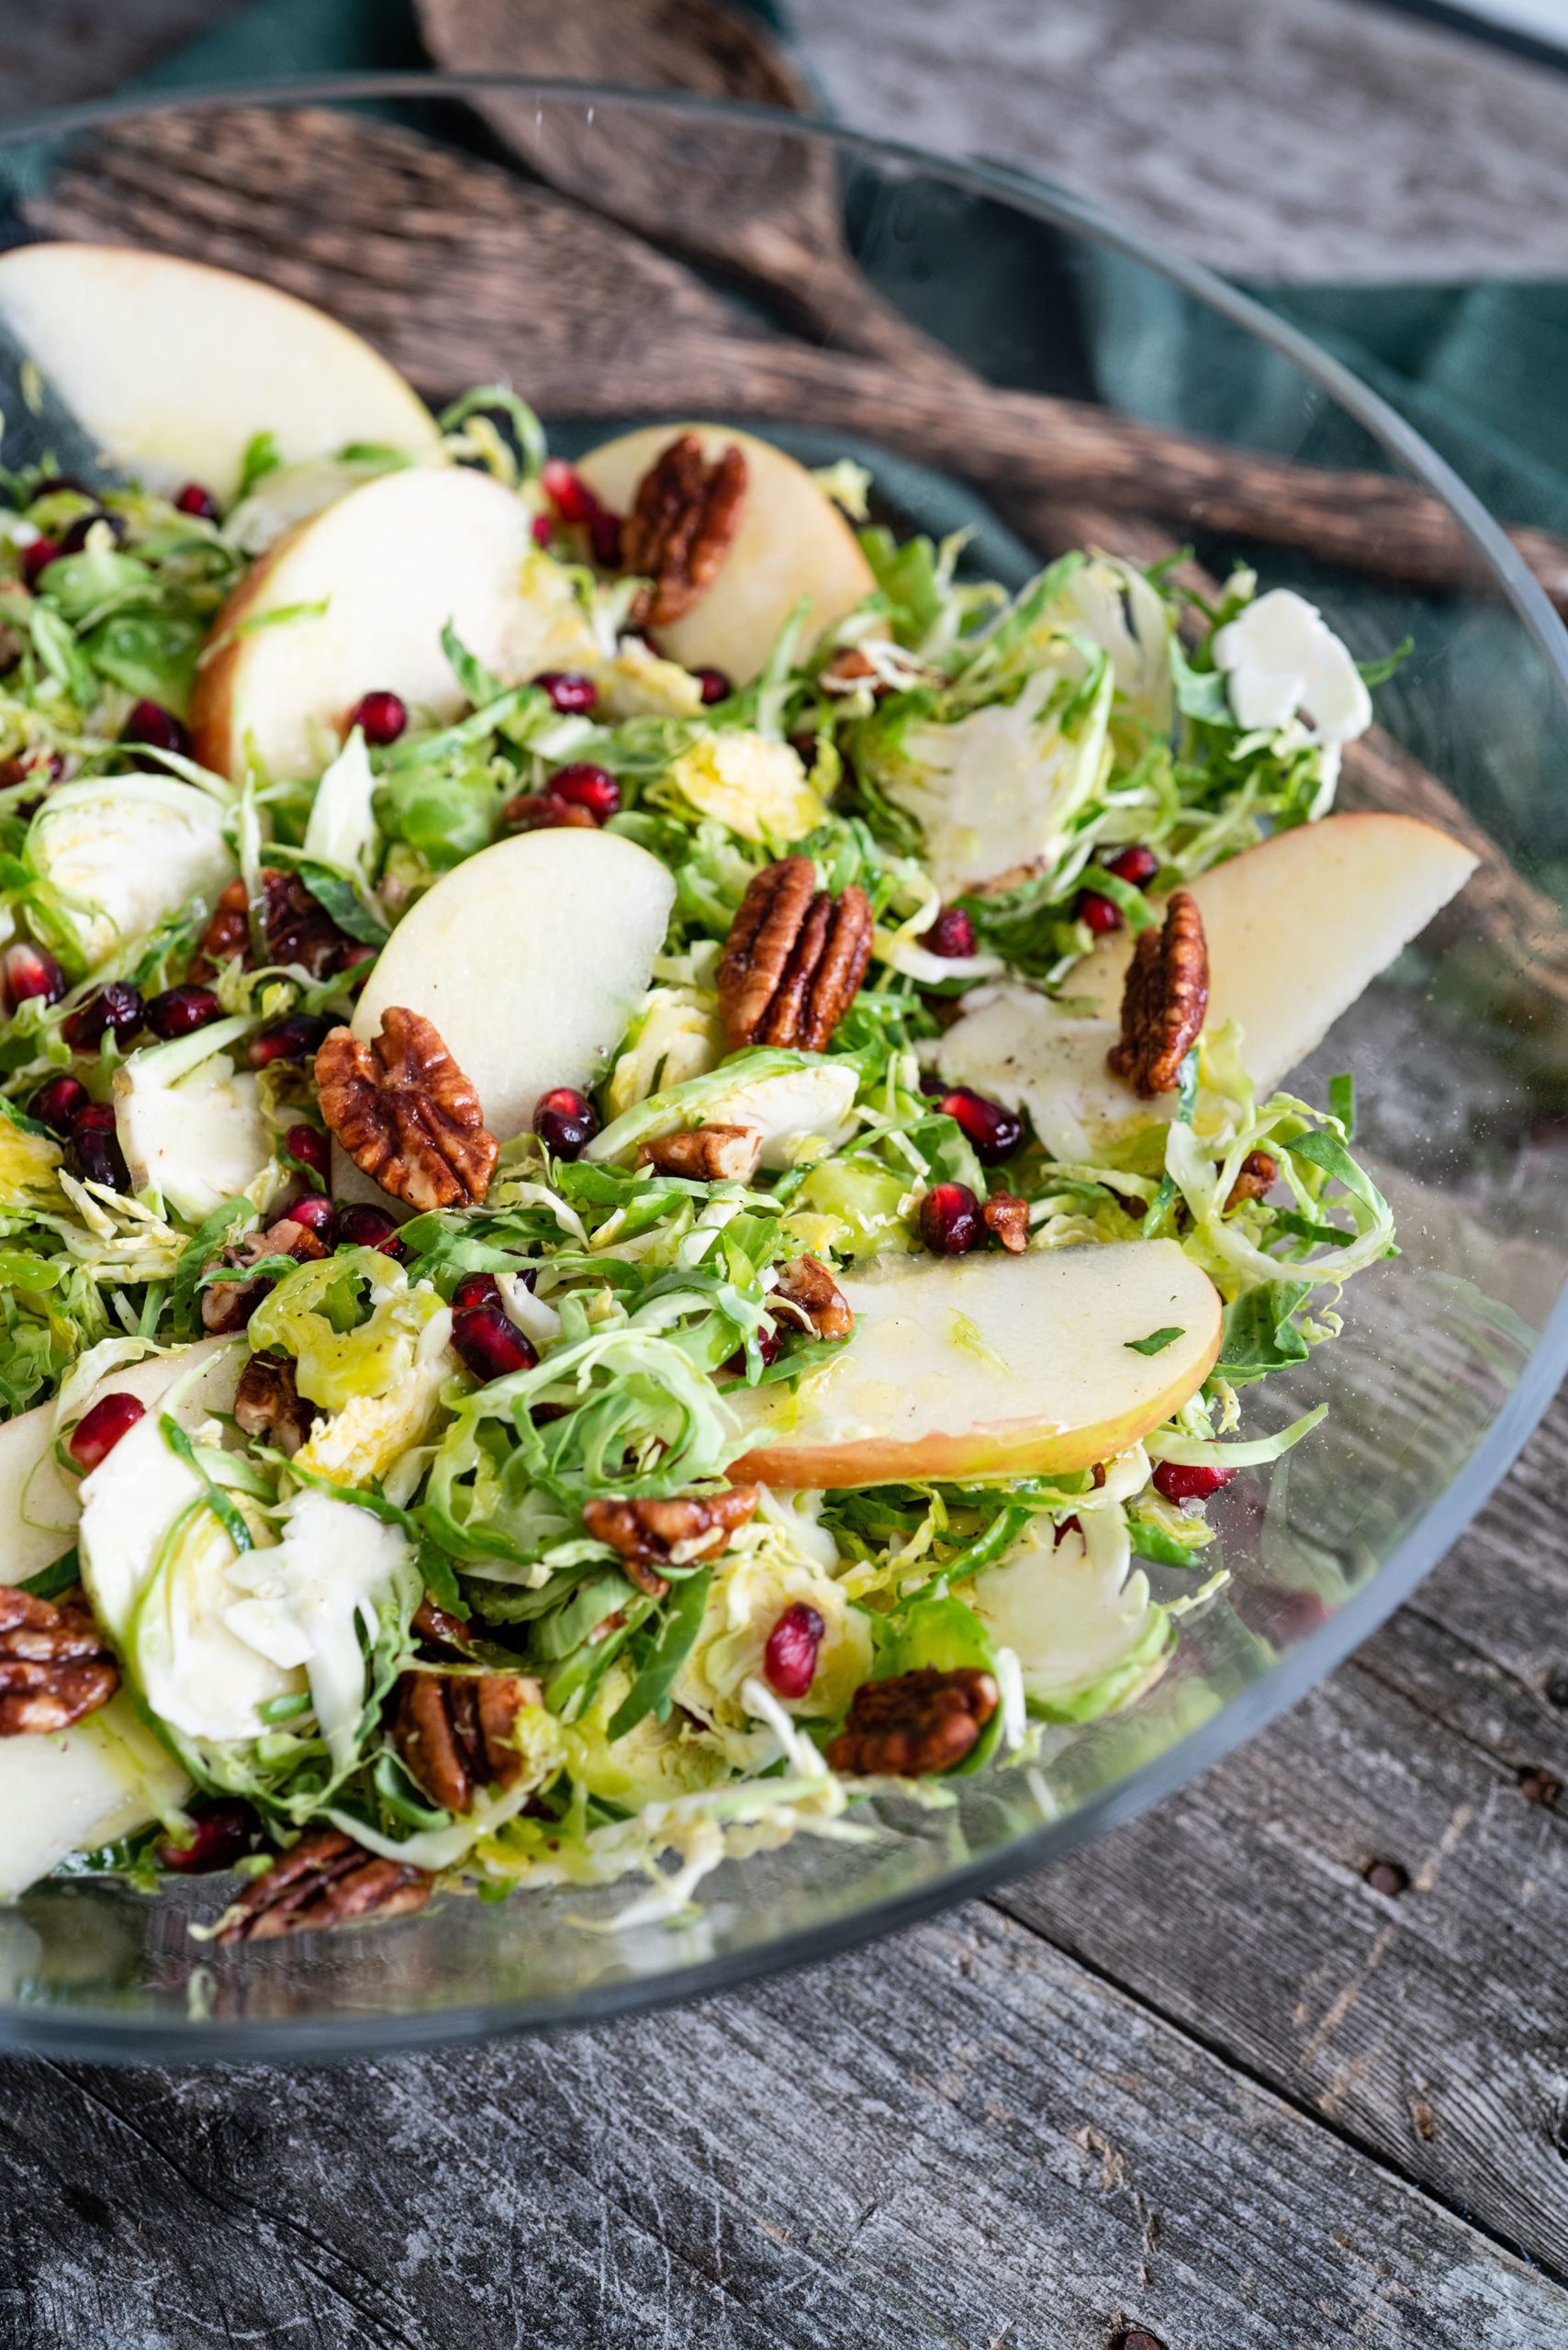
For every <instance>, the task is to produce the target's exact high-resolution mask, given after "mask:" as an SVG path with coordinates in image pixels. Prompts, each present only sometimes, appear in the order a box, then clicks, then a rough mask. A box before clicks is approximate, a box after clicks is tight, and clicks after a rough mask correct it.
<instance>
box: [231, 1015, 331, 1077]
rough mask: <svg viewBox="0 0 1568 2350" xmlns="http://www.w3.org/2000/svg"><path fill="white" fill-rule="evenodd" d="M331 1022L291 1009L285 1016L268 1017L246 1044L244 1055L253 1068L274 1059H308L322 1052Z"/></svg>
mask: <svg viewBox="0 0 1568 2350" xmlns="http://www.w3.org/2000/svg"><path fill="white" fill-rule="evenodd" d="M330 1026H331V1022H330V1020H319V1019H317V1017H316V1016H315V1014H314V1013H308V1012H291V1013H289V1014H288V1016H287V1018H286V1019H284V1020H269V1021H268V1023H267V1024H266V1026H265V1027H264V1028H258V1029H257V1031H256V1033H255V1035H253V1036H252V1039H251V1041H250V1043H249V1044H248V1045H247V1046H246V1047H245V1058H246V1059H247V1060H248V1061H249V1062H250V1064H251V1067H252V1069H265V1068H267V1067H268V1066H269V1064H270V1063H271V1062H273V1061H305V1060H308V1059H310V1057H311V1056H312V1055H313V1054H315V1053H318V1052H319V1050H320V1048H321V1045H322V1042H323V1040H324V1039H325V1037H326V1035H327V1032H328V1030H329V1029H330Z"/></svg>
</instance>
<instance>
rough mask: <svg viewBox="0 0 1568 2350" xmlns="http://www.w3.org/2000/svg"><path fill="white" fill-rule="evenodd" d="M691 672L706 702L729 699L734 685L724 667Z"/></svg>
mask: <svg viewBox="0 0 1568 2350" xmlns="http://www.w3.org/2000/svg"><path fill="white" fill-rule="evenodd" d="M691 674H692V676H693V677H695V678H696V680H697V683H698V686H699V687H700V689H701V694H702V699H703V701H704V702H705V703H706V702H714V701H728V699H729V698H730V696H731V695H732V694H733V693H734V686H732V685H731V683H730V681H729V679H728V677H725V675H724V673H723V671H722V669H694V670H693V671H692V673H691ZM813 748H814V745H813ZM809 764H810V762H809V761H808V765H809Z"/></svg>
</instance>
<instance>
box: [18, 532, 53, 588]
mask: <svg viewBox="0 0 1568 2350" xmlns="http://www.w3.org/2000/svg"><path fill="white" fill-rule="evenodd" d="M59 561H60V548H59V546H58V545H57V544H56V543H55V541H54V540H53V539H35V540H34V541H33V543H32V544H31V545H30V546H25V547H24V548H23V549H22V577H23V578H24V579H25V580H26V581H27V583H28V587H29V588H31V587H32V586H34V585H35V583H36V582H37V579H38V576H39V572H40V571H47V570H48V569H49V566H50V564H51V563H58V562H59Z"/></svg>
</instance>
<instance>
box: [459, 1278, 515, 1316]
mask: <svg viewBox="0 0 1568 2350" xmlns="http://www.w3.org/2000/svg"><path fill="white" fill-rule="evenodd" d="M500 1304H501V1291H500V1283H499V1282H498V1281H497V1279H496V1277H495V1275H494V1273H465V1274H464V1276H463V1279H462V1280H461V1281H459V1282H458V1284H457V1287H456V1288H455V1289H454V1291H453V1292H452V1308H453V1312H454V1314H466V1313H467V1312H468V1310H469V1309H470V1307H472V1306H476V1305H500ZM501 1310H502V1312H503V1313H504V1312H505V1311H506V1309H505V1307H504V1306H502V1308H501Z"/></svg>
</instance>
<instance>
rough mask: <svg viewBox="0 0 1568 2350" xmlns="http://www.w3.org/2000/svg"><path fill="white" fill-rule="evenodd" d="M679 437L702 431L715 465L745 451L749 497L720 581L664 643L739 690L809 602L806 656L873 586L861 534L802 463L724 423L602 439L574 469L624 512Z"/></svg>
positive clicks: (657, 427)
mask: <svg viewBox="0 0 1568 2350" xmlns="http://www.w3.org/2000/svg"><path fill="white" fill-rule="evenodd" d="M682 432H695V433H696V434H697V435H698V437H699V439H700V442H701V443H702V447H703V453H704V454H705V455H706V456H708V457H709V458H710V459H711V458H712V457H715V456H717V455H719V454H720V453H721V452H722V451H723V450H724V449H726V448H732V447H733V448H736V449H739V450H740V451H741V453H742V454H743V455H744V456H745V462H746V487H745V501H744V503H743V505H742V508H741V520H740V528H739V529H738V530H737V532H735V536H734V541H733V542H732V543H731V546H730V549H729V552H728V554H726V555H725V557H724V561H723V565H722V568H721V570H720V572H719V575H718V576H717V578H716V579H715V580H714V581H713V584H712V586H711V588H708V589H707V590H706V591H705V592H704V593H703V594H702V595H701V596H700V598H699V599H698V600H697V602H696V603H695V604H694V605H693V606H692V608H691V610H689V612H686V613H684V614H683V615H682V617H681V618H680V619H679V620H678V621H669V622H668V623H667V624H666V626H665V627H663V628H661V629H660V630H659V632H658V639H659V644H660V646H661V648H662V650H663V651H665V652H666V653H667V654H668V655H669V656H670V658H671V659H672V660H674V661H681V662H684V663H685V665H686V666H687V667H688V668H689V669H700V668H707V667H712V668H716V669H722V671H723V672H724V674H725V676H726V677H729V678H731V679H732V680H733V682H734V684H735V685H737V686H744V685H749V683H750V682H751V680H752V678H753V677H756V674H757V672H758V670H760V669H761V667H762V666H763V665H764V663H765V662H766V661H767V656H768V655H769V653H770V652H771V651H772V649H773V642H774V639H775V638H776V637H777V635H778V632H779V630H780V629H781V628H782V627H783V625H784V622H785V621H787V620H788V619H789V617H790V613H791V612H792V611H793V610H794V609H795V607H796V605H797V604H798V603H800V602H801V599H802V598H803V599H805V601H806V605H807V610H806V619H805V626H804V628H803V630H802V632H801V649H802V650H804V649H805V648H806V647H808V646H809V645H810V644H811V643H812V641H813V640H814V639H815V638H816V637H818V636H820V635H821V633H822V632H823V629H824V628H831V626H832V625H833V623H834V621H839V620H842V619H843V618H844V615H845V613H846V612H848V611H852V610H854V608H855V606H856V605H857V604H858V603H859V602H860V601H861V599H862V598H863V597H866V596H868V595H869V594H870V592H871V590H872V588H874V587H875V586H876V581H875V580H874V579H873V577H872V576H871V567H870V565H868V562H867V561H866V558H865V556H864V555H863V554H861V552H860V549H859V546H858V544H857V542H856V537H855V533H854V532H853V531H852V530H851V529H850V527H849V525H848V523H847V522H846V520H845V519H844V517H843V515H842V514H841V513H840V512H839V510H838V509H837V507H836V506H834V503H833V501H832V499H831V498H828V497H827V496H826V495H825V493H824V492H823V490H822V489H821V488H819V487H818V485H817V484H816V483H815V482H814V481H813V480H812V476H811V475H810V474H809V473H808V472H807V471H806V469H805V467H804V465H801V464H797V463H796V462H795V459H794V458H793V457H790V456H787V455H786V454H785V453H784V451H783V450H782V449H776V448H775V447H774V446H773V444H772V442H769V441H759V440H757V439H756V436H755V434H753V433H750V432H734V431H731V430H730V428H729V427H728V426H727V425H722V424H651V425H647V426H645V427H644V429H643V430H642V431H638V432H627V433H623V434H622V436H621V438H620V439H619V440H616V441H607V442H604V443H603V445H602V446H601V447H599V448H598V449H595V450H592V451H591V452H590V453H589V454H588V456H586V457H584V458H582V459H581V460H580V461H579V463H578V465H577V471H578V473H579V474H580V475H581V476H582V477H583V479H584V481H586V482H587V483H588V487H589V488H590V489H591V490H592V491H593V493H594V495H595V497H597V498H602V500H603V501H604V503H605V505H606V506H609V507H611V508H613V509H614V510H615V512H616V513H618V514H625V513H627V512H628V511H629V510H630V509H631V506H632V503H633V498H634V497H635V496H636V491H637V485H638V483H639V482H640V481H641V480H642V478H643V476H644V474H645V473H646V472H647V471H648V469H649V467H650V466H651V465H652V464H654V463H655V460H656V459H657V458H658V457H660V456H661V455H662V454H663V453H664V452H665V450H666V449H667V448H668V446H669V444H670V442H672V441H673V440H675V439H676V438H677V436H678V434H680V433H682Z"/></svg>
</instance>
